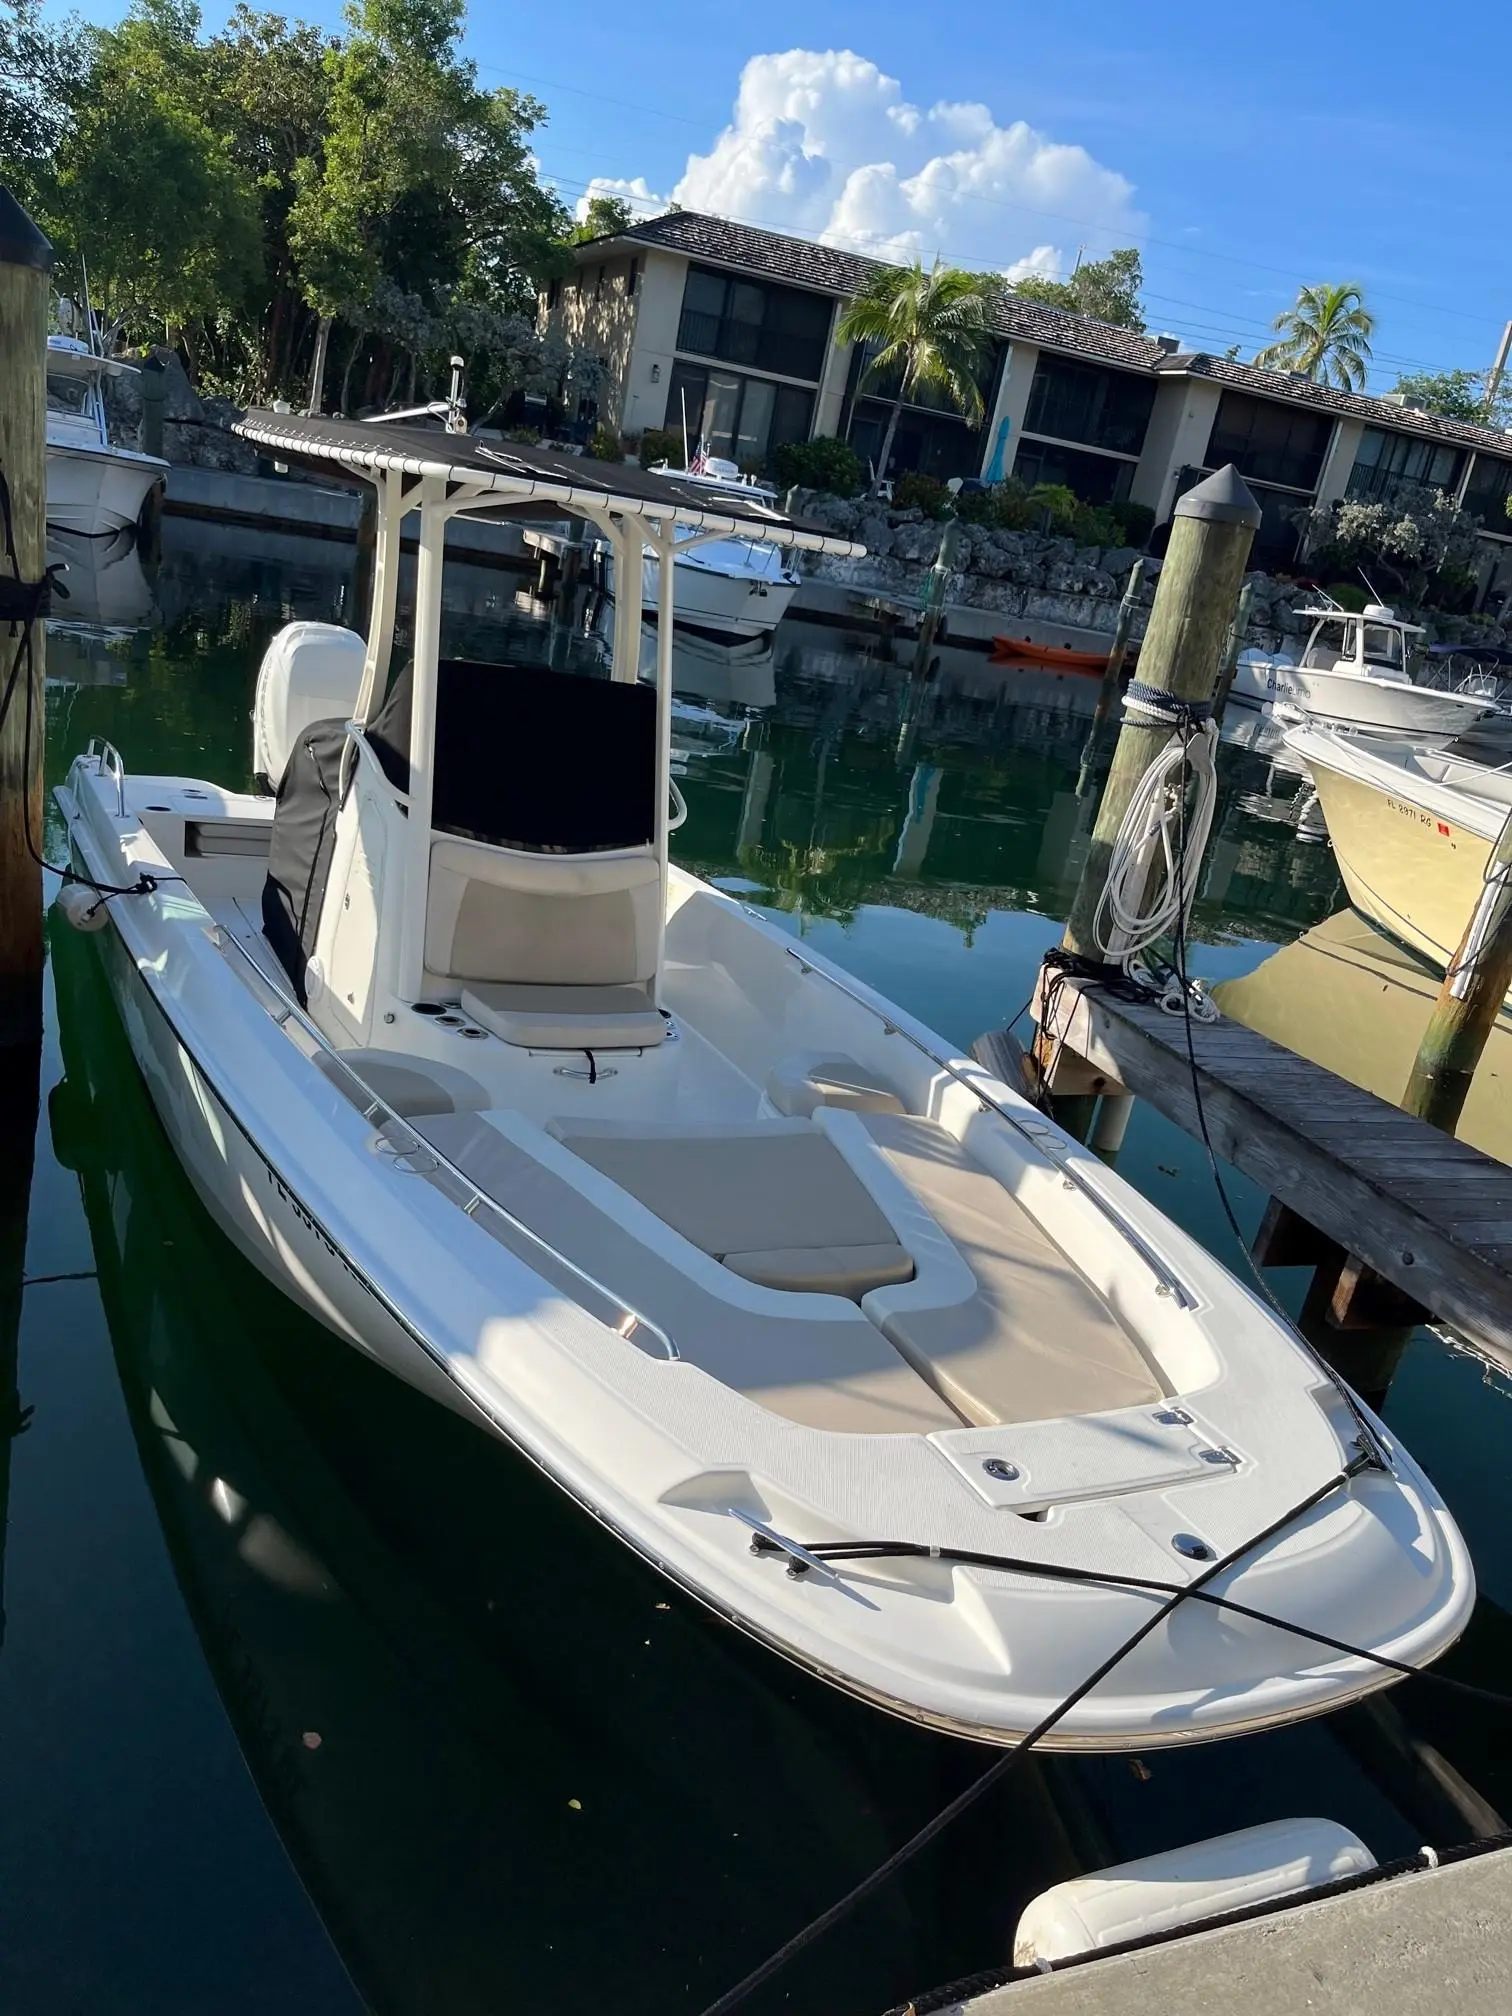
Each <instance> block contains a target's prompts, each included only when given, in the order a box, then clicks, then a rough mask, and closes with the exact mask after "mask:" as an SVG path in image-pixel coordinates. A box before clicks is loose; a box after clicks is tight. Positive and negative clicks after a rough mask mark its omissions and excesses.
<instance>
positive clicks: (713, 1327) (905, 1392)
mask: <svg viewBox="0 0 1512 2016" xmlns="http://www.w3.org/2000/svg"><path fill="white" fill-rule="evenodd" d="M417 1131H419V1132H420V1133H422V1134H424V1135H425V1136H426V1137H427V1138H428V1139H429V1140H430V1141H432V1142H433V1143H434V1144H435V1146H436V1147H437V1148H439V1149H440V1151H441V1153H442V1154H443V1155H445V1156H446V1157H447V1158H448V1159H449V1160H450V1161H452V1162H454V1163H455V1164H456V1165H457V1166H458V1167H459V1168H461V1169H463V1170H465V1171H466V1173H467V1175H468V1176H469V1178H470V1179H471V1180H472V1181H473V1182H474V1183H476V1184H477V1185H478V1187H479V1189H481V1190H483V1191H484V1192H485V1193H486V1194H487V1195H488V1196H490V1197H493V1198H496V1199H497V1200H498V1202H499V1203H500V1204H502V1205H504V1206H505V1208H506V1209H507V1210H509V1211H511V1212H513V1213H514V1214H515V1215H516V1216H517V1217H519V1218H520V1219H521V1220H522V1222H523V1223H525V1224H527V1225H529V1226H530V1227H531V1229H532V1230H533V1231H534V1232H535V1233H536V1234H537V1235H538V1236H539V1237H541V1238H543V1239H546V1240H548V1241H549V1242H550V1244H551V1245H552V1246H554V1247H556V1248H557V1250H558V1251H559V1252H562V1253H565V1254H567V1255H568V1256H569V1257H570V1258H572V1259H573V1260H575V1261H576V1262H577V1264H578V1265H579V1266H581V1267H585V1268H586V1269H588V1271H589V1272H590V1273H591V1274H592V1275H593V1276H594V1277H595V1278H596V1279H597V1280H599V1281H601V1282H603V1283H604V1284H605V1286H606V1287H607V1288H609V1289H610V1290H611V1291H612V1292H613V1293H614V1294H615V1295H618V1296H620V1297H622V1298H623V1299H624V1301H625V1302H627V1303H628V1304H629V1305H630V1306H631V1307H633V1308H635V1309H637V1310H638V1311H639V1312H640V1313H641V1314H642V1315H644V1316H647V1317H649V1318H650V1319H651V1320H652V1321H653V1322H656V1323H659V1324H661V1325H662V1326H663V1328H664V1329H665V1330H666V1331H667V1333H668V1334H669V1335H670V1337H671V1338H672V1340H673V1342H674V1344H675V1345H676V1347H677V1349H678V1351H679V1352H680V1353H681V1355H682V1356H683V1358H685V1359H687V1360H688V1361H689V1362H690V1363H692V1364H694V1365H698V1366H700V1367H702V1369H703V1370H704V1371H706V1372H708V1373H709V1374H711V1375H712V1376H713V1377H714V1378H716V1379H719V1380H721V1381H722V1382H723V1383H724V1384H725V1385H727V1386H729V1387H731V1388H732V1389H733V1390H734V1391H736V1392H738V1393H743V1394H745V1395H746V1396H747V1397H748V1398H750V1399H752V1400H755V1401H758V1402H760V1404H761V1405H762V1406H764V1407H767V1408H769V1409H770V1410H771V1411H772V1412H773V1413H775V1414H780V1415H783V1416H785V1417H786V1418H787V1419H788V1420H790V1421H797V1422H802V1423H804V1424H805V1425H807V1426H809V1427H813V1428H828V1429H835V1430H841V1431H844V1432H846V1433H849V1434H857V1435H862V1434H866V1435H886V1434H893V1435H902V1434H915V1435H921V1434H922V1435H927V1434H929V1433H931V1432H932V1431H934V1430H937V1429H942V1428H959V1427H960V1425H961V1416H960V1415H959V1414H957V1413H956V1412H955V1410H954V1409H953V1408H952V1407H950V1406H949V1405H948V1404H947V1403H946V1402H945V1401H944V1400H943V1399H941V1397H940V1395H939V1394H938V1393H936V1392H935V1391H934V1390H933V1389H932V1388H931V1387H930V1386H928V1385H926V1383H925V1382H924V1380H922V1379H921V1378H920V1377H919V1375H918V1374H917V1373H916V1372H915V1371H913V1370H912V1369H911V1368H910V1367H909V1366H908V1365H906V1364H905V1363H904V1362H903V1359H902V1358H901V1357H900V1356H899V1355H898V1353H897V1351H896V1350H895V1349H894V1348H893V1346H892V1345H891V1344H890V1343H889V1342H888V1340H887V1339H886V1337H884V1336H883V1334H882V1332H881V1331H880V1330H879V1329H878V1328H877V1327H876V1325H875V1324H873V1323H871V1322H869V1321H868V1320H867V1318H866V1317H865V1316H864V1315H862V1313H861V1311H860V1310H859V1309H857V1308H855V1307H854V1306H852V1305H851V1304H850V1303H848V1302H844V1301H842V1300H840V1299H839V1298H838V1297H835V1296H827V1297H824V1298H823V1299H820V1298H818V1297H815V1298H813V1299H812V1300H811V1301H808V1302H807V1303H806V1304H805V1302H800V1301H798V1300H796V1299H794V1300H793V1301H792V1302H791V1303H790V1304H789V1305H788V1306H787V1307H784V1306H782V1305H781V1304H777V1303H776V1301H775V1298H773V1302H772V1304H771V1305H770V1306H764V1305H765V1298H764V1297H763V1296H762V1294H761V1292H760V1290H759V1288H757V1289H753V1288H752V1287H750V1286H748V1285H747V1284H746V1283H745V1282H743V1281H737V1280H736V1279H735V1278H734V1277H733V1276H732V1275H730V1274H728V1273H726V1272H725V1271H724V1270H722V1269H720V1268H719V1267H718V1266H717V1264H716V1263H715V1262H714V1261H713V1260H711V1259H709V1258H707V1257H706V1256H704V1255H702V1254H701V1253H699V1252H698V1251H697V1249H696V1248H693V1247H686V1246H685V1247H683V1248H682V1251H683V1253H684V1254H685V1255H686V1261H685V1262H684V1261H682V1260H680V1259H679V1258H678V1256H677V1251H676V1248H677V1246H678V1243H679V1242H678V1241H677V1240H676V1239H675V1237H674V1235H672V1234H671V1233H670V1232H669V1231H668V1230H667V1229H666V1227H665V1225H664V1224H660V1223H658V1222H657V1221H656V1220H654V1219H652V1218H651V1216H650V1214H649V1213H647V1212H646V1211H644V1210H642V1209H641V1207H640V1206H638V1205H637V1203H636V1202H635V1200H634V1199H633V1198H631V1197H626V1196H624V1195H622V1194H621V1193H620V1192H619V1191H617V1190H615V1189H614V1188H612V1187H611V1186H610V1185H609V1184H608V1183H607V1182H606V1181H605V1180H604V1179H602V1178H600V1177H598V1176H597V1175H596V1173H595V1172H594V1171H593V1170H592V1169H591V1168H590V1169H587V1170H582V1169H581V1163H580V1162H579V1163H574V1161H573V1159H572V1155H571V1154H569V1153H567V1152H566V1151H565V1150H564V1149H563V1148H561V1147H560V1146H559V1145H558V1144H557V1143H556V1142H554V1141H552V1140H551V1139H549V1137H547V1136H546V1135H545V1134H544V1133H542V1131H541V1130H540V1129H538V1128H535V1127H533V1126H532V1124H531V1123H530V1122H529V1121H527V1120H525V1119H523V1118H522V1117H521V1116H520V1115H518V1114H512V1113H510V1114H504V1113H498V1114H493V1115H490V1116H488V1117H487V1118H485V1117H484V1116H482V1115H477V1114H468V1113H457V1114H443V1115H439V1116H438V1117H437V1118H435V1119H432V1120H425V1121H423V1122H422V1123H420V1125H419V1127H418V1130H417ZM584 1145H586V1143H585V1144H584ZM821 1145H822V1144H821ZM573 1152H574V1153H576V1152H577V1151H576V1149H574V1151H573ZM554 1163H555V1164H560V1165H561V1166H560V1167H558V1166H553V1165H554ZM574 1169H577V1170H579V1171H580V1174H579V1175H578V1176H576V1177H574V1176H572V1174H571V1172H572V1171H573V1170H574ZM595 1186H597V1188H598V1189H599V1190H600V1191H601V1192H602V1193H603V1194H602V1195H600V1196H597V1197H596V1196H595V1195H594V1189H595ZM637 1219H639V1220H641V1221H642V1222H641V1223H639V1224H637ZM473 1222H474V1223H475V1224H476V1225H478V1226H479V1227H480V1228H481V1229H482V1230H484V1231H486V1232H488V1233H490V1234H491V1236H493V1237H494V1238H496V1239H498V1240H499V1241H500V1243H501V1244H503V1245H506V1246H511V1250H514V1251H516V1252H518V1253H519V1255H520V1257H521V1258H522V1259H523V1260H524V1261H525V1262H526V1264H527V1265H529V1266H530V1267H532V1268H535V1269H537V1270H538V1271H540V1272H542V1273H544V1274H545V1275H546V1276H547V1278H548V1279H552V1278H554V1277H553V1275H552V1269H551V1263H550V1261H549V1259H547V1258H545V1257H543V1256H542V1255H541V1253H540V1252H539V1251H538V1250H537V1249H536V1248H534V1247H531V1246H529V1245H528V1244H526V1243H525V1242H524V1241H523V1240H520V1239H519V1238H518V1235H512V1234H511V1233H510V1230H509V1228H508V1226H507V1225H504V1224H501V1223H500V1222H499V1221H498V1220H497V1219H495V1218H494V1217H493V1216H492V1214H491V1213H488V1212H481V1211H480V1212H478V1213H476V1214H475V1216H474V1220H473ZM658 1241H660V1242H661V1246H662V1247H665V1248H666V1250H661V1248H660V1247H659V1245H658ZM700 1269H702V1270H704V1273H705V1277H706V1278H700V1273H699V1270H700ZM556 1278H557V1285H558V1286H559V1287H560V1288H561V1290H562V1292H563V1293H565V1294H568V1295H571V1294H572V1293H573V1292H574V1284H573V1282H572V1280H571V1278H570V1276H568V1275H567V1273H566V1272H565V1270H561V1272H560V1274H559V1276H558V1277H556ZM719 1283H726V1284H728V1292H722V1291H721V1289H720V1287H719V1286H718V1284H719ZM668 1371H669V1374H670V1376H672V1377H674V1378H675V1377H676V1376H677V1373H678V1368H677V1367H676V1366H671V1367H669V1368H668Z"/></svg>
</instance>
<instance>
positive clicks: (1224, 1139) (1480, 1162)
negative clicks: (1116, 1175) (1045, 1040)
mask: <svg viewBox="0 0 1512 2016" xmlns="http://www.w3.org/2000/svg"><path fill="white" fill-rule="evenodd" d="M1052 998H1053V999H1054V1008H1053V1015H1052V1020H1051V1024H1050V1027H1051V1029H1052V1030H1053V1033H1054V1035H1055V1036H1056V1037H1057V1038H1058V1039H1060V1040H1061V1041H1062V1043H1063V1045H1064V1048H1065V1051H1066V1052H1068V1053H1070V1054H1071V1055H1073V1056H1074V1057H1075V1058H1077V1059H1078V1060H1080V1061H1081V1063H1082V1064H1084V1065H1085V1067H1086V1071H1085V1072H1083V1071H1081V1070H1078V1073H1077V1077H1076V1079H1075V1080H1074V1081H1073V1083H1072V1086H1071V1089H1072V1090H1073V1091H1088V1090H1091V1091H1099V1092H1108V1093H1111V1094H1113V1095H1118V1094H1121V1093H1125V1092H1128V1093H1132V1094H1134V1095H1135V1096H1136V1097H1138V1098H1141V1099H1145V1100H1148V1101H1149V1103H1150V1104H1151V1105H1152V1106H1154V1107H1156V1108H1157V1109H1158V1110H1159V1111H1160V1112H1161V1113H1164V1114H1165V1115H1166V1117H1167V1118H1168V1119H1171V1120H1174V1121H1175V1122H1176V1124H1177V1126H1179V1127H1181V1128H1183V1129H1185V1131H1186V1132H1187V1133H1189V1134H1193V1135H1200V1131H1201V1130H1200V1123H1199V1118H1198V1110H1197V1099H1196V1097H1195V1096H1194V1092H1193V1084H1192V1066H1191V1061H1190V1059H1189V1057H1188V1053H1187V1037H1186V1026H1185V1023H1184V1021H1183V1019H1182V1018H1181V1017H1180V1016H1173V1015H1168V1014H1166V1013H1164V1012H1163V1011H1162V1010H1161V1009H1160V1008H1158V1007H1156V1006H1155V1005H1154V1004H1153V1003H1143V1002H1139V1003H1134V1002H1127V1001H1121V1000H1115V999H1114V998H1113V997H1112V996H1110V995H1109V994H1108V993H1107V992H1106V990H1105V989H1103V988H1101V987H1099V986H1098V985H1097V984H1096V983H1095V982H1089V981H1085V980H1073V979H1065V980H1063V981H1062V984H1061V985H1060V987H1059V990H1058V993H1053V997H1052ZM1192 1042H1193V1050H1194V1052H1195V1056H1196V1071H1197V1083H1198V1087H1199V1089H1200V1094H1201V1102H1202V1112H1203V1115H1204V1116H1205V1117H1206V1120H1207V1126H1208V1133H1209V1135H1210V1136H1211V1139H1212V1143H1213V1147H1214V1149H1215V1150H1216V1152H1217V1153H1218V1154H1219V1155H1220V1156H1221V1157H1222V1158H1223V1159H1224V1160H1225V1161H1227V1162H1231V1163H1232V1164H1233V1165H1234V1167H1235V1168H1236V1169H1240V1170H1242V1171H1243V1172H1244V1174H1245V1175H1246V1176H1249V1177H1252V1178H1253V1179H1254V1181H1255V1182H1257V1183H1259V1184H1261V1185H1262V1186H1263V1187H1264V1188H1265V1189H1266V1190H1267V1191H1269V1193H1270V1194H1271V1196H1272V1197H1274V1198H1277V1199H1279V1200H1280V1202H1281V1203H1282V1204H1284V1205H1285V1206H1287V1208H1288V1209H1289V1210H1291V1211H1292V1212H1295V1213H1296V1215H1297V1216H1298V1217H1299V1218H1302V1219H1305V1220H1306V1222H1307V1223H1308V1224H1309V1225H1311V1226H1314V1227H1316V1229H1317V1230H1318V1231H1319V1232H1321V1233H1322V1234H1324V1235H1325V1237H1326V1238H1328V1239H1330V1240H1332V1241H1333V1242H1335V1243H1336V1244H1337V1245H1338V1246H1340V1247H1342V1248H1343V1249H1344V1250H1345V1251H1346V1252H1348V1253H1352V1254H1354V1255H1356V1256H1357V1257H1358V1258H1359V1259H1360V1260H1362V1261H1364V1262H1365V1264H1366V1265H1367V1266H1368V1267H1370V1268H1372V1269H1373V1270H1374V1271H1375V1272H1376V1273H1378V1274H1380V1275H1382V1276H1383V1277H1384V1278H1385V1279H1386V1280H1387V1281H1389V1282H1391V1283H1392V1284H1393V1285H1394V1286H1395V1287H1396V1288H1398V1289H1399V1290H1401V1292H1402V1293H1403V1294H1404V1295H1406V1296H1408V1297H1410V1298H1411V1299H1412V1300H1413V1301H1415V1302H1417V1303H1420V1304H1421V1305H1422V1306H1423V1307H1424V1308H1426V1309H1429V1310H1431V1311H1432V1312H1433V1314H1434V1315H1436V1316H1439V1317H1442V1318H1443V1319H1444V1320H1445V1321H1447V1322H1449V1323H1452V1324H1454V1325H1455V1326H1457V1327H1458V1328H1459V1329H1462V1330H1464V1331H1466V1332H1467V1333H1469V1335H1470V1336H1471V1337H1472V1338H1473V1339H1474V1340H1476V1341H1477V1342H1478V1343H1479V1344H1480V1345H1482V1346H1483V1347H1484V1348H1485V1349H1486V1350H1487V1351H1488V1353H1489V1354H1490V1355H1492V1356H1494V1357H1495V1358H1496V1360H1497V1361H1498V1362H1499V1363H1501V1364H1503V1365H1505V1366H1506V1367H1507V1368H1509V1369H1512V1168H1508V1167H1507V1165H1506V1164H1504V1163H1501V1162H1497V1161H1494V1160H1493V1159H1492V1157H1490V1156H1489V1155H1484V1154H1482V1153H1481V1152H1480V1150H1479V1149H1477V1148H1472V1147H1469V1146H1468V1145H1467V1144H1465V1143H1464V1142H1460V1141H1456V1140H1454V1139H1452V1138H1451V1137H1450V1136H1449V1135H1447V1134H1443V1133H1440V1132H1439V1130H1438V1129H1437V1128H1435V1127H1430V1126H1429V1125H1428V1124H1427V1123H1426V1122H1425V1121H1422V1120H1417V1119H1414V1118H1413V1116H1412V1115H1411V1114H1408V1113H1403V1112H1401V1111H1400V1110H1399V1109H1398V1108H1397V1107H1395V1106H1390V1105H1387V1104H1386V1102H1385V1101H1384V1100H1382V1099H1378V1098H1376V1097H1375V1096H1374V1094H1373V1093H1370V1092H1363V1091H1361V1090H1360V1088H1359V1087H1358V1086H1355V1085H1351V1084H1349V1083H1348V1082H1347V1080H1345V1079H1343V1078H1338V1077H1335V1076H1334V1074H1333V1073H1332V1072H1330V1071H1325V1070H1324V1069H1323V1067H1322V1066H1321V1065H1318V1064H1314V1063H1312V1062H1311V1061H1310V1060H1309V1059H1307V1058H1304V1057H1298V1056H1297V1055H1296V1054H1295V1053H1294V1052H1293V1051H1290V1050H1285V1049H1283V1048H1282V1047H1281V1046H1280V1045H1279V1044H1277V1043H1272V1042H1271V1041H1270V1040H1269V1038H1268V1037H1265V1036H1260V1035H1257V1034H1256V1033H1255V1031H1254V1030H1252V1029H1246V1028H1244V1027H1243V1026H1242V1025H1241V1024H1240V1023H1237V1022H1231V1021H1228V1020H1226V1019H1220V1020H1218V1021H1217V1022H1212V1023H1203V1022H1198V1023H1194V1024H1193V1029H1192ZM974 1047H975V1050H976V1055H977V1058H978V1061H979V1062H981V1063H983V1064H986V1065H988V1067H989V1068H991V1069H993V1070H997V1071H999V1073H1000V1075H1002V1072H1003V1070H1004V1068H1005V1064H1006V1061H1007V1060H1006V1055H1005V1049H1004V1046H1003V1045H1002V1044H1001V1043H1000V1041H999V1039H998V1038H997V1037H995V1036H986V1037H983V1038H980V1039H979V1041H978V1045H977V1046H974ZM1010 1082H1016V1081H1015V1080H1013V1079H1010Z"/></svg>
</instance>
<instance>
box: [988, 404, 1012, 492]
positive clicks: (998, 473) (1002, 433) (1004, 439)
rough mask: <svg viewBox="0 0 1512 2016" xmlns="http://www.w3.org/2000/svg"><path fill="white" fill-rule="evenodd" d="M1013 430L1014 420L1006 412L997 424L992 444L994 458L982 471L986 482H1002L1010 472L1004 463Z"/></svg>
mask: <svg viewBox="0 0 1512 2016" xmlns="http://www.w3.org/2000/svg"><path fill="white" fill-rule="evenodd" d="M1012 432H1013V422H1012V421H1011V420H1010V419H1009V418H1008V416H1007V414H1006V413H1005V414H1004V415H1003V417H1002V419H1001V420H999V422H998V425H997V438H996V440H994V442H993V444H992V460H991V461H990V462H989V463H988V464H987V467H986V468H985V469H984V470H983V471H982V481H983V482H984V483H1001V482H1002V480H1003V478H1004V477H1005V476H1006V475H1007V473H1008V472H1007V470H1006V469H1005V468H1004V467H1003V463H1004V460H1005V458H1006V454H1007V449H1008V436H1009V435H1010V434H1011V433H1012Z"/></svg>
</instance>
